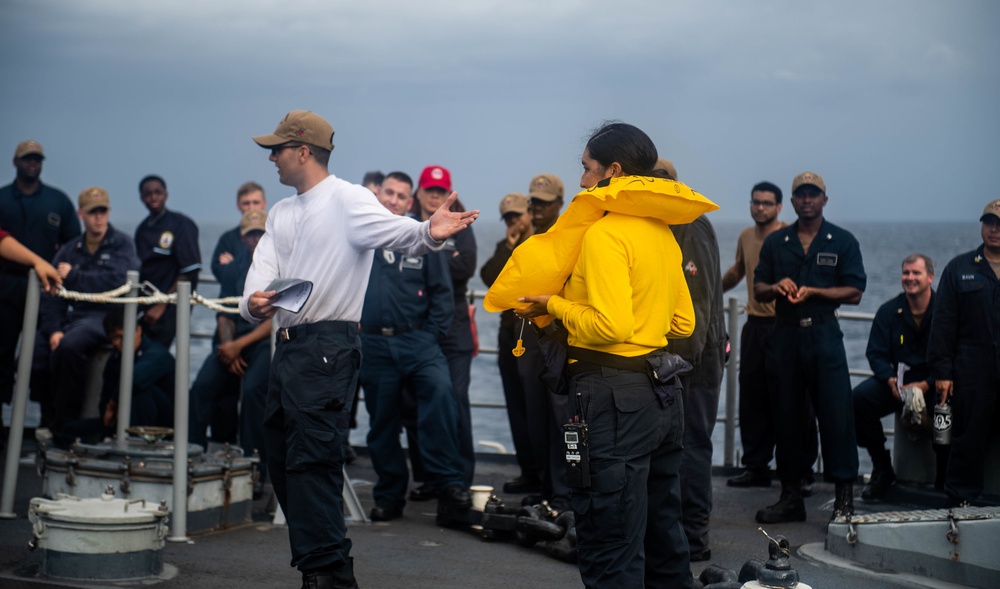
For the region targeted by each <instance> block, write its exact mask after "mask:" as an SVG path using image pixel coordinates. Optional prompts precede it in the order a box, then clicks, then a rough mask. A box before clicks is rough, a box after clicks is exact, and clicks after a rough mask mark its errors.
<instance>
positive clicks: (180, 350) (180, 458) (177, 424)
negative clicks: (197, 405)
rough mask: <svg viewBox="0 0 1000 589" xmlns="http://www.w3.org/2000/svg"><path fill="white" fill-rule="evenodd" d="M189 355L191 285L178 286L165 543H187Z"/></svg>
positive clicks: (178, 284) (184, 282)
mask: <svg viewBox="0 0 1000 589" xmlns="http://www.w3.org/2000/svg"><path fill="white" fill-rule="evenodd" d="M190 353H191V283H190V282H187V281H180V282H178V283H177V363H176V372H175V373H174V501H173V503H174V504H173V506H172V510H171V511H172V512H173V513H172V514H171V515H172V516H173V517H172V518H171V527H170V532H171V536H170V537H168V538H167V540H169V541H171V542H187V541H188V537H187V489H188V395H189V393H190V391H189V386H190V384H189V378H190V376H189V374H188V373H189V370H188V368H189V364H190V360H191V359H190Z"/></svg>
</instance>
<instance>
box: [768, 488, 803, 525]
mask: <svg viewBox="0 0 1000 589" xmlns="http://www.w3.org/2000/svg"><path fill="white" fill-rule="evenodd" d="M804 521H806V504H805V501H803V500H802V479H789V480H783V481H781V497H780V498H779V499H778V502H777V503H775V504H774V505H769V506H767V507H765V508H764V509H761V510H759V511H758V512H757V522H758V523H762V524H780V523H784V522H804Z"/></svg>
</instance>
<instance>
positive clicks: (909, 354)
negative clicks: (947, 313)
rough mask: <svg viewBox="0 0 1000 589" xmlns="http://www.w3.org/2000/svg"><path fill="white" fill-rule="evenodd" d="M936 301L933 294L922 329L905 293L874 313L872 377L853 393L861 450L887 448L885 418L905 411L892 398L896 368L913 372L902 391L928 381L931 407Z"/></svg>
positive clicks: (870, 341)
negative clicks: (929, 362) (929, 352)
mask: <svg viewBox="0 0 1000 589" xmlns="http://www.w3.org/2000/svg"><path fill="white" fill-rule="evenodd" d="M934 301H935V294H934V291H931V302H930V304H929V305H928V306H927V312H926V313H925V315H924V318H923V319H922V320H921V322H920V327H917V323H916V321H914V320H913V313H912V312H911V311H910V305H909V303H908V302H907V301H906V295H905V294H903V293H900V294H899V296H897V297H895V298H894V299H892V300H890V301H888V302H887V303H885V304H884V305H882V306H881V307H879V309H878V312H876V313H875V320H874V321H872V329H871V333H870V334H869V336H868V350H867V352H866V354H867V356H868V364H869V365H870V366H871V369H872V374H873V376H871V377H869V378H866V379H865V380H864V381H863V382H862V383H861V384H859V385H858V386H856V387H855V388H854V392H853V396H854V423H855V428H856V432H857V436H858V446H859V447H861V448H867V449H868V450H869V452H877V451H880V450H881V449H883V448H885V442H886V438H885V433H884V432H883V430H882V422H881V421H880V420H881V419H882V417H884V416H886V415H889V414H890V413H895V412H896V411H899V410H900V409H902V408H903V402H902V401H900V400H899V399H897V398H896V397H895V395H893V394H892V390H891V389H890V388H889V384H888V382H887V381H888V380H889V379H890V378H895V377H896V367H897V366H898V365H899V363H900V362H902V363H905V364H906V365H907V366H909V367H910V369H909V370H908V371H907V372H906V374H904V375H903V382H900V383H897V384H898V386H899V387H900V388H903V387H904V386H905V385H907V384H909V383H912V382H920V381H927V384H928V385H929V386H930V390H929V392H928V394H927V397H926V402H927V404H928V405H930V404H931V403H932V402H933V399H934V379H932V378H930V367H929V366H928V365H927V342H928V340H929V339H930V332H931V321H932V320H933V317H934Z"/></svg>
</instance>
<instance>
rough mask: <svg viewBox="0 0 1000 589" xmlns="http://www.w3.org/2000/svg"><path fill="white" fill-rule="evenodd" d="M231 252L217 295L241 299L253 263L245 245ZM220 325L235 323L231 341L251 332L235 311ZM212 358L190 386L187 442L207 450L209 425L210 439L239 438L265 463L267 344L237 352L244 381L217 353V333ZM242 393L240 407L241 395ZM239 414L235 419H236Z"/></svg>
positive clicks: (268, 371)
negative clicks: (259, 455) (241, 361)
mask: <svg viewBox="0 0 1000 589" xmlns="http://www.w3.org/2000/svg"><path fill="white" fill-rule="evenodd" d="M238 245H239V247H238V248H234V250H226V251H230V253H232V254H234V255H235V258H234V259H233V261H232V262H230V263H229V264H226V265H225V266H223V268H225V269H226V270H225V271H224V272H223V273H222V276H223V278H222V280H221V281H220V286H219V297H220V298H225V297H231V296H241V295H242V293H243V284H244V281H245V280H246V276H247V271H248V270H250V264H251V263H252V262H253V258H252V255H251V253H250V251H249V250H248V249H247V247H246V245H244V244H243V242H242V241H241V242H239V244H238ZM218 317H219V318H222V319H223V320H224V321H225V320H228V321H233V322H234V323H235V325H236V329H235V332H234V334H233V339H235V338H238V337H241V336H243V335H246V334H247V333H249V332H251V331H253V330H254V329H255V328H256V325H254V324H251V323H250V322H248V321H247V320H245V319H243V318H242V317H241V316H240V315H239V314H236V313H219V315H218ZM212 343H213V346H212V354H211V355H210V356H209V357H207V358H205V363H204V364H202V366H201V369H200V370H199V371H198V376H197V378H195V381H194V384H193V385H192V386H191V429H190V435H189V438H188V439H189V441H191V442H192V443H195V444H201V445H202V446H205V445H206V444H207V442H208V438H207V436H206V431H205V430H206V428H207V427H208V426H209V425H211V426H212V440H213V441H216V442H235V441H236V439H237V436H238V437H239V441H240V446H241V447H242V448H243V451H244V453H246V454H247V455H250V454H252V453H253V451H254V450H255V449H256V450H259V451H260V452H261V465H264V464H266V463H267V461H266V459H265V458H264V456H263V453H264V440H263V433H262V427H263V423H264V402H265V400H266V398H267V382H268V377H269V375H270V372H271V371H270V365H271V346H270V343H269V342H268V341H267V340H262V341H259V342H256V343H253V344H251V345H249V346H247V347H246V348H244V349H243V352H242V353H241V354H240V355H241V356H242V357H243V359H244V360H245V361H246V363H247V367H246V371H245V373H244V374H243V376H242V377H240V376H237V375H235V374H233V373H232V372H229V369H228V367H226V366H225V365H223V363H222V362H221V361H220V360H219V357H218V356H217V355H216V353H215V352H216V351H217V349H218V346H219V344H220V343H221V342H220V339H219V332H218V330H216V333H215V335H214V336H213V338H212ZM241 391H242V404H241V405H240V397H241ZM237 414H238V417H237Z"/></svg>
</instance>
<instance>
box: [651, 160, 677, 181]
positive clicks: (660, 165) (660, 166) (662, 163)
mask: <svg viewBox="0 0 1000 589" xmlns="http://www.w3.org/2000/svg"><path fill="white" fill-rule="evenodd" d="M653 169H654V170H662V171H664V172H666V173H668V174H670V179H671V180H677V168H675V167H674V163H673V162H672V161H670V160H668V159H667V158H665V157H659V158H656V165H655V166H653Z"/></svg>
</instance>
